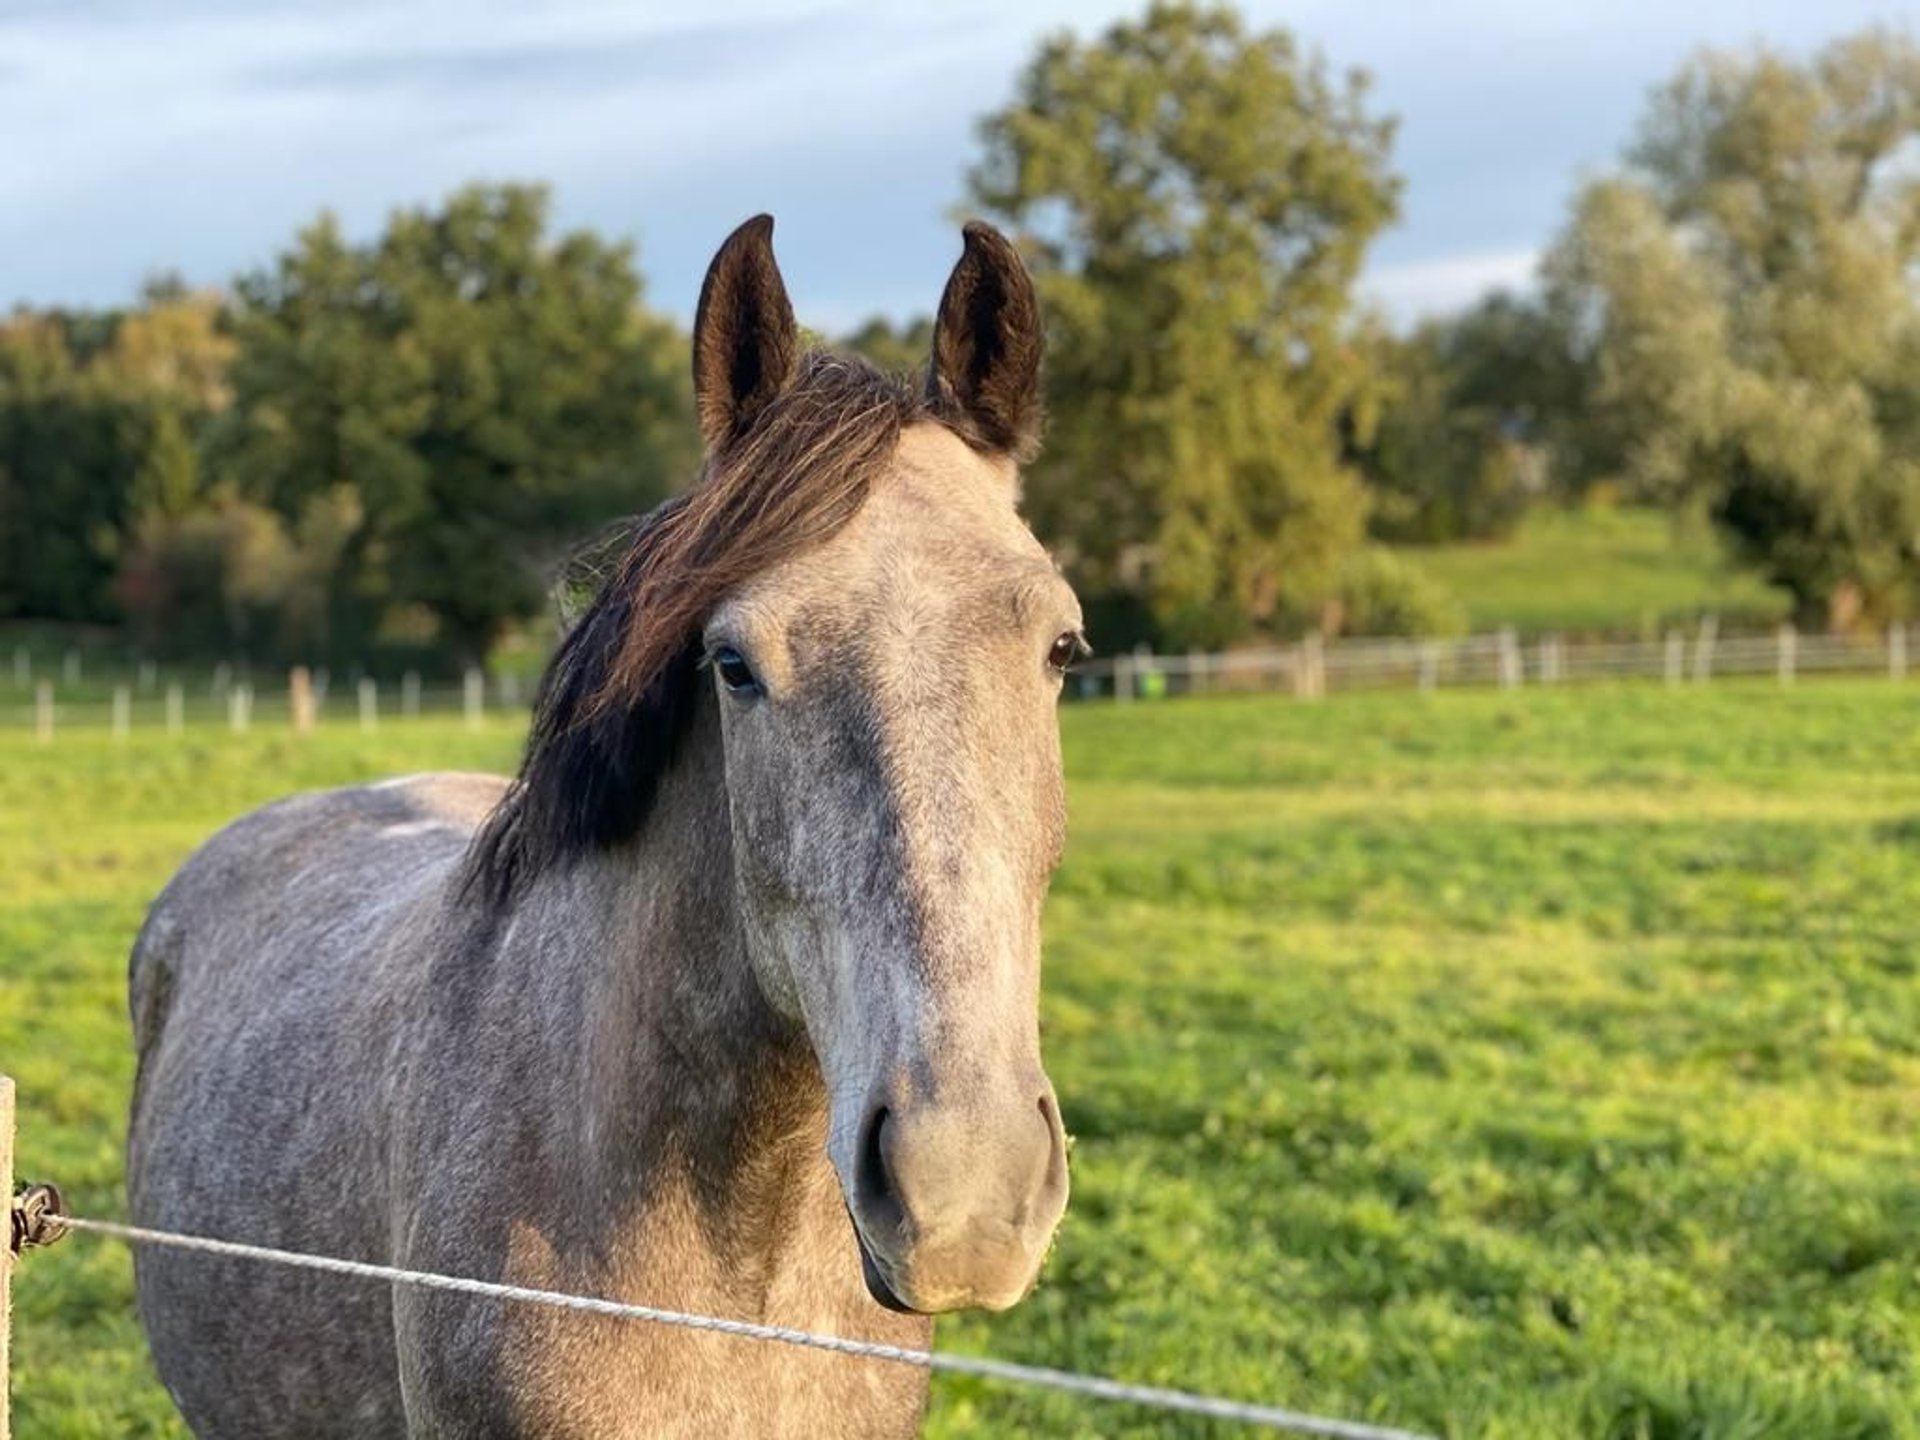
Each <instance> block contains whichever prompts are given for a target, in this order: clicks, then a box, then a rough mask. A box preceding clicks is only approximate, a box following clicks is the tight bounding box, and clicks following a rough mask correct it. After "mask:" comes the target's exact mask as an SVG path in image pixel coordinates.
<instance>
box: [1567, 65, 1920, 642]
mask: <svg viewBox="0 0 1920 1440" xmlns="http://www.w3.org/2000/svg"><path fill="white" fill-rule="evenodd" d="M1917 139H1920V48H1916V46H1915V44H1914V42H1913V41H1912V40H1911V39H1910V38H1909V37H1906V36H1904V35H1901V34H1898V33H1894V32H1890V31H1868V32H1865V33H1863V34H1859V35H1855V36H1852V37H1849V38H1846V39H1843V40H1840V41H1838V42H1836V43H1834V44H1833V45H1831V46H1829V47H1828V48H1827V49H1825V50H1823V51H1822V52H1821V53H1820V54H1819V55H1817V56H1816V57H1814V58H1813V59H1812V60H1811V61H1809V62H1807V63H1804V64H1799V63H1794V62H1792V61H1790V60H1787V59H1785V58H1783V57H1781V56H1779V55H1776V54H1773V53H1771V52H1768V51H1765V50H1759V51H1754V52H1751V53H1747V54H1718V53H1708V54H1704V55H1702V56H1701V57H1700V58H1698V59H1697V60H1695V61H1694V62H1693V63H1692V64H1690V65H1689V66H1687V68H1686V69H1685V70H1684V71H1683V72H1682V73H1681V74H1680V75H1679V76H1678V77H1677V78H1676V79H1674V80H1673V81H1672V82H1671V83H1670V84H1668V85H1666V86H1665V87H1663V88H1662V89H1660V90H1659V91H1658V92H1656V94H1655V95H1654V97H1653V100H1652V102H1651V104H1650V106H1649V108H1648V112H1647V115H1646V117H1645V120H1644V122H1643V124H1642V127H1641V132H1640V136H1639V138H1638V141H1637V143H1636V144H1635V145H1634V146H1633V147H1632V148H1631V150H1630V151H1629V153H1628V156H1627V165H1626V167H1625V169H1624V170H1623V171H1622V172H1621V173H1620V174H1617V175H1614V176H1610V177H1606V178H1603V179H1601V180H1598V181H1596V182H1595V183H1593V184H1591V185H1590V186H1588V187H1587V188H1586V189H1585V190H1584V191H1583V192H1582V193H1581V195H1580V196H1579V198H1578V200H1577V201H1576V203H1575V206H1574V211H1573V216H1572V219H1571V221H1570V223H1569V225H1568V227H1567V229H1566V232H1565V233H1564V234H1563V235H1562V237H1561V238H1560V240H1559V242H1558V244H1557V245H1556V247H1555V249H1554V251H1553V253H1552V254H1551V256H1550V257H1549V260H1548V265H1547V273H1548V276H1549V279H1550V285H1551V294H1552V301H1553V304H1554V305H1555V306H1556V307H1557V308H1558V310H1559V311H1560V312H1561V314H1562V315H1563V316H1564V317H1565V321H1566V324H1567V326H1568V328H1569V331H1570V333H1571V334H1572V335H1573V337H1574V341H1575V346H1576V353H1577V358H1578V359H1579V361H1580V362H1581V363H1582V364H1583V365H1584V366H1586V367H1587V369H1588V389H1587V391H1586V395H1585V404H1584V405H1583V406H1582V410H1581V415H1580V417H1579V423H1578V424H1577V425H1575V426H1574V427H1572V429H1571V430H1570V433H1569V436H1568V439H1569V444H1568V446H1567V454H1568V457H1569V459H1570V461H1571V462H1572V466H1573V469H1574V471H1575V473H1576V474H1578V475H1580V476H1582V477H1584V478H1587V479H1596V478H1597V479H1609V480H1614V481H1617V482H1618V483H1620V484H1622V485H1624V486H1625V487H1626V488H1627V489H1628V490H1629V491H1630V492H1633V493H1638V494H1640V495H1642V496H1646V497H1650V498H1656V499H1660V500H1664V501H1668V502H1671V503H1674V504H1678V505H1687V506H1693V507H1696V508H1699V509H1702V510H1704V511H1706V512H1707V513H1708V514H1710V515H1711V516H1712V517H1713V518H1714V520H1715V521H1716V522H1717V523H1718V524H1719V526H1720V527H1721V528H1722V529H1723V530H1724V531H1725V532H1726V533H1727V534H1728V535H1729V536H1730V537H1731V539H1732V540H1733V542H1734V543H1735V545H1736V547H1737V549H1738V550H1739V551H1741V552H1742V553H1744V554H1745V555H1746V556H1747V557H1748V558H1749V559H1750V560H1751V561H1752V562H1753V563H1754V564H1755V565H1757V566H1758V567H1759V568H1760V569H1761V570H1762V571H1763V572H1764V573H1765V574H1766V575H1767V576H1769V578H1771V579H1772V580H1773V581H1775V582H1776V583H1778V584H1779V585H1781V586H1783V587H1785V588H1786V589H1787V590H1788V591H1789V592H1791V593H1792V595H1793V596H1794V597H1795V600H1796V602H1797V605H1798V608H1799V610H1800V611H1801V613H1802V615H1803V616H1805V617H1807V618H1816V617H1824V618H1825V619H1826V620H1827V621H1828V622H1830V623H1832V624H1835V625H1845V624H1847V623H1849V622H1850V621H1851V620H1853V619H1854V618H1855V617H1857V616H1860V615H1862V614H1863V613H1868V614H1884V613H1905V612H1908V611H1910V610H1911V608H1912V606H1913V602H1914V598H1915V590H1916V580H1920V446H1917V445H1916V441H1917V440H1920V435H1916V433H1915V427H1914V421H1913V417H1914V412H1915V408H1916V402H1915V399H1914V397H1915V394H1916V389H1915V387H1916V381H1920V371H1916V368H1915V363H1914V359H1915V356H1916V353H1920V340H1916V327H1920V308H1917V306H1916V294H1915V288H1914V278H1913V277H1914V275H1915V274H1916V266H1917V265H1920V176H1916V173H1915V171H1914V168H1913V166H1912V165H1911V163H1910V156H1911V154H1912V151H1913V147H1914V144H1915V141H1916V140H1917Z"/></svg>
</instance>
